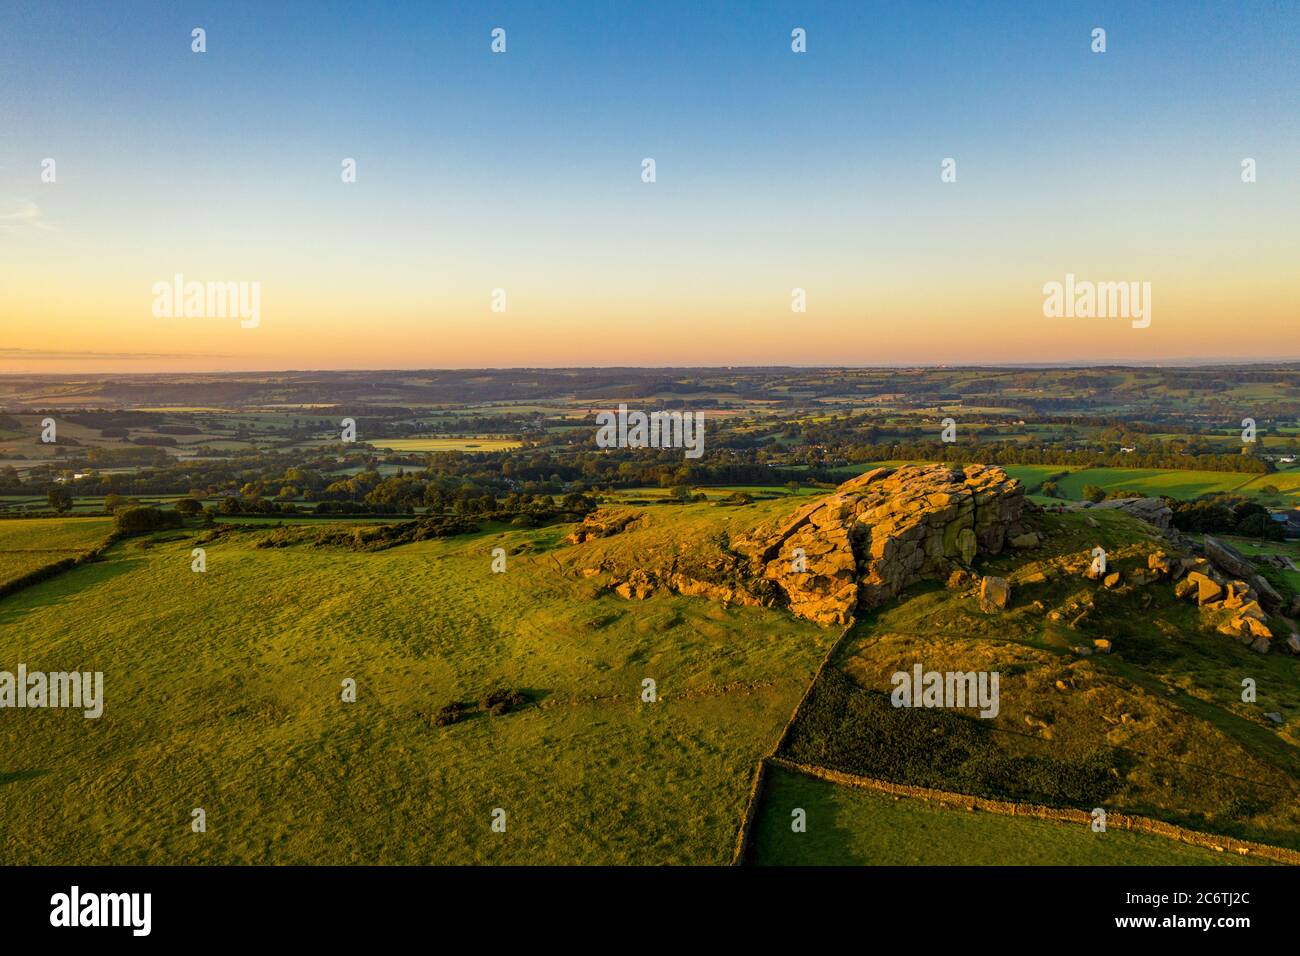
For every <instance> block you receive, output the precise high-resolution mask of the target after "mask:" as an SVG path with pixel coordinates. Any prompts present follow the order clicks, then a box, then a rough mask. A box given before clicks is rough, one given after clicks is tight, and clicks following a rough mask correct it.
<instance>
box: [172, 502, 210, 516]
mask: <svg viewBox="0 0 1300 956" xmlns="http://www.w3.org/2000/svg"><path fill="white" fill-rule="evenodd" d="M172 507H173V508H175V509H176V513H177V514H182V515H185V516H187V517H188V516H191V515H196V514H198V513H199V512H200V511H202V510H203V505H201V504H199V503H198V502H197V501H195V500H194V499H193V498H181V499H180V500H179V501H177V502H176V504H174V505H173V506H172Z"/></svg>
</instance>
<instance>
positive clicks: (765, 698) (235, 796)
mask: <svg viewBox="0 0 1300 956" xmlns="http://www.w3.org/2000/svg"><path fill="white" fill-rule="evenodd" d="M773 504H774V505H777V506H778V507H779V506H780V505H781V503H780V502H774V503H773ZM757 507H759V506H754V507H753V508H751V509H749V510H751V512H752V511H753V510H754V509H756V508H757ZM661 510H662V511H663V512H664V517H663V519H662V521H661V526H666V524H667V523H668V522H671V521H673V520H681V521H685V522H687V523H689V522H690V521H692V520H695V521H703V520H711V519H712V516H713V515H715V514H721V513H723V512H724V511H728V509H719V508H717V507H716V506H712V505H709V506H702V505H701V506H692V507H691V508H683V509H671V508H664V509H661ZM730 510H735V509H730ZM564 530H565V529H560V528H551V529H544V530H541V531H535V532H522V531H521V532H510V533H504V534H481V535H476V536H471V537H463V538H457V539H450V540H439V541H430V542H422V543H419V544H414V545H408V546H404V547H400V548H395V549H392V550H389V551H383V552H378V553H355V552H352V551H348V550H343V549H337V548H331V549H325V548H316V547H312V546H310V545H300V546H294V547H289V548H283V549H258V548H256V547H255V545H256V543H257V541H259V540H260V539H262V538H263V537H264V536H265V535H266V534H268V533H269V532H266V531H262V530H260V529H257V528H255V527H252V526H249V529H248V530H244V531H240V532H235V533H231V534H228V535H226V536H224V537H222V538H220V539H218V540H216V541H214V542H212V543H209V544H207V545H206V547H207V552H208V554H207V561H208V570H207V572H206V573H205V574H197V573H194V572H192V571H191V570H190V560H191V559H190V549H191V548H192V547H193V546H194V545H195V538H196V537H197V535H198V532H197V531H189V532H187V533H186V537H185V539H184V540H171V541H159V542H152V543H151V542H148V541H146V542H143V543H142V542H128V543H124V544H120V545H117V546H115V547H114V548H113V549H112V550H111V551H110V552H109V557H108V559H107V560H105V561H103V562H98V563H95V564H92V565H89V566H84V567H80V568H77V569H75V570H73V571H70V572H68V573H66V574H64V575H61V576H59V577H58V578H55V579H53V580H51V581H48V582H45V583H42V584H40V585H37V586H34V587H32V588H29V589H26V590H24V591H21V592H19V593H17V594H15V595H12V596H10V597H8V598H5V599H4V600H3V601H2V602H0V648H3V652H2V661H3V663H0V666H3V667H7V668H12V667H14V666H16V664H17V663H18V662H23V663H26V664H27V665H28V667H29V668H30V669H46V670H64V669H71V668H79V669H86V670H101V671H103V672H104V674H105V697H106V705H105V713H104V716H103V717H102V718H101V719H100V720H98V721H88V720H85V719H84V718H83V717H82V716H81V715H80V713H72V712H67V711H15V710H4V711H0V796H2V797H3V801H4V807H5V812H4V813H3V814H0V863H5V864H12V863H77V864H87V863H110V862H111V863H185V862H203V863H268V862H275V863H346V862H367V863H476V862H477V863H487V862H492V863H644V864H662V863H723V862H725V861H726V860H727V859H728V858H729V855H730V850H731V845H732V842H733V840H734V836H735V829H736V825H737V821H738V819H739V815H740V812H741V808H742V806H743V804H744V800H745V798H746V796H747V791H748V784H749V778H750V773H751V771H752V768H753V766H754V763H755V761H756V760H757V759H758V757H759V756H760V755H761V754H762V753H763V752H764V751H765V750H767V749H768V748H770V746H771V745H772V743H773V741H774V740H775V737H776V735H777V733H778V732H779V730H780V728H781V726H782V725H783V723H784V722H785V720H786V718H787V717H788V715H789V713H790V710H791V709H792V707H793V706H794V704H795V702H796V701H797V700H798V698H799V696H800V694H801V693H802V691H803V688H804V686H805V684H806V682H807V681H808V680H809V679H810V677H811V674H812V671H813V669H814V668H815V666H816V664H817V662H818V660H819V659H820V657H821V656H822V655H823V654H824V652H825V649H826V647H827V646H828V643H829V641H830V640H831V639H832V638H833V635H832V634H831V633H829V632H826V631H823V630H821V629H819V628H816V627H814V626H812V625H809V624H806V623H800V622H797V621H795V620H794V619H792V618H790V617H789V616H788V615H785V614H783V613H781V612H776V611H765V610H761V609H724V608H722V607H720V606H718V605H716V604H713V603H710V602H706V601H702V600H697V599H690V598H681V597H663V598H654V599H651V600H649V601H647V602H643V603H631V602H627V601H624V600H622V599H620V598H617V597H613V596H609V595H607V594H601V593H599V592H598V591H597V589H596V587H595V585H593V584H592V583H591V582H588V581H584V580H582V579H580V578H576V577H574V576H572V575H571V574H565V573H561V569H560V562H559V561H557V560H556V559H555V558H556V554H555V552H554V549H555V548H556V542H557V540H558V539H559V538H560V536H561V535H562V533H563V531H564ZM172 534H174V533H172ZM170 536H171V535H167V536H164V537H170ZM142 544H143V545H144V546H142ZM497 546H500V547H503V548H505V549H507V550H508V551H509V552H511V553H512V554H511V556H510V557H509V558H508V570H507V571H506V572H505V573H503V574H492V573H491V572H490V569H489V568H490V561H491V555H490V550H491V549H492V548H493V547H497ZM559 550H560V555H559V556H560V557H563V549H559ZM349 677H350V678H353V679H355V680H356V682H357V685H358V700H357V702H356V703H355V704H346V703H343V702H341V701H340V687H341V681H342V680H343V679H344V678H349ZM644 678H652V679H654V680H655V681H656V682H657V685H658V692H659V695H660V698H661V700H660V702H659V703H656V704H643V703H641V702H640V699H639V695H640V693H641V689H642V680H643V679H644ZM498 686H501V687H507V688H512V689H519V690H522V691H523V692H524V693H525V694H526V695H527V697H528V698H529V703H527V704H526V705H525V706H523V707H522V708H520V709H519V710H517V711H515V712H511V713H507V714H504V715H501V716H489V715H487V714H479V713H475V714H474V715H473V716H471V717H469V718H468V719H466V720H464V721H463V722H460V723H456V724H452V725H450V726H446V727H440V726H436V725H435V721H434V715H435V714H436V713H437V712H438V711H439V710H440V709H441V708H442V707H443V706H444V705H446V704H448V703H450V702H452V701H456V700H460V701H467V702H473V701H477V700H478V699H479V698H480V697H482V696H484V695H485V694H487V693H488V692H489V691H491V690H492V689H493V688H494V687H498ZM195 807H202V808H204V809H205V810H206V811H207V817H208V832H207V833H205V834H195V833H192V832H191V830H190V820H191V810H192V809H193V808H195ZM497 807H501V808H504V809H505V810H506V812H507V830H506V832H505V833H494V832H492V830H491V827H490V825H491V821H492V817H491V814H492V811H493V809H494V808H497Z"/></svg>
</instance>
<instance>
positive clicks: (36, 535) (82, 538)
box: [0, 518, 113, 584]
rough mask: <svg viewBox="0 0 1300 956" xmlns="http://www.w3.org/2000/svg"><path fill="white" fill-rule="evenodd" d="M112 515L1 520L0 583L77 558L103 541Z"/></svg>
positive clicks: (110, 529) (108, 529) (107, 532)
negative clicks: (64, 560) (67, 559)
mask: <svg viewBox="0 0 1300 956" xmlns="http://www.w3.org/2000/svg"><path fill="white" fill-rule="evenodd" d="M112 529H113V520H112V519H111V518H62V519H60V518H14V519H6V520H4V521H0V584H4V583H6V582H8V581H12V580H13V579H14V578H18V577H21V576H22V575H24V574H27V573H29V572H31V571H35V570H36V569H37V568H41V567H44V566H45V565H47V564H54V563H55V562H57V561H62V560H63V559H64V558H74V557H76V556H77V555H79V554H82V553H83V552H85V551H89V550H90V549H92V548H93V547H94V546H95V545H97V544H99V543H100V542H101V541H103V540H104V539H105V538H106V537H108V534H109V532H110V531H112Z"/></svg>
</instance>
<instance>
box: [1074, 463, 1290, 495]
mask: <svg viewBox="0 0 1300 956" xmlns="http://www.w3.org/2000/svg"><path fill="white" fill-rule="evenodd" d="M1058 470H1063V469H1058ZM1261 477H1263V478H1274V477H1276V476H1274V475H1267V476H1259V475H1249V474H1243V473H1239V472H1231V471H1162V470H1159V469H1147V468H1084V469H1080V470H1079V471H1073V472H1071V473H1070V474H1069V475H1067V476H1066V477H1064V478H1062V479H1061V480H1060V481H1058V482H1057V487H1059V488H1060V490H1061V495H1062V496H1063V497H1065V498H1071V499H1075V500H1082V498H1083V489H1084V487H1085V486H1087V485H1097V486H1098V487H1100V488H1103V489H1105V490H1106V491H1121V490H1123V491H1138V492H1141V493H1142V494H1144V495H1152V496H1155V497H1160V496H1167V497H1170V498H1181V499H1191V498H1195V497H1197V496H1198V495H1204V494H1211V493H1213V492H1228V491H1239V490H1241V489H1243V488H1244V486H1245V485H1246V484H1247V483H1248V482H1251V481H1252V479H1255V478H1261ZM1261 483H1262V484H1268V483H1269V482H1268V481H1263V482H1261ZM1298 490H1300V489H1298Z"/></svg>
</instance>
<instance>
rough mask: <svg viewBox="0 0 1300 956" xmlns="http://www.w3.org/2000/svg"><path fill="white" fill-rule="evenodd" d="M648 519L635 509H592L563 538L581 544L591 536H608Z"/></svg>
mask: <svg viewBox="0 0 1300 956" xmlns="http://www.w3.org/2000/svg"><path fill="white" fill-rule="evenodd" d="M647 521H649V519H648V518H647V517H646V516H645V515H644V514H642V513H640V512H637V511H608V510H605V509H603V508H602V509H601V510H599V511H593V512H592V513H591V514H589V515H587V517H586V518H584V519H583V521H582V524H580V525H578V527H577V529H576V530H574V531H573V532H572V533H571V534H569V536H568V537H567V538H565V539H564V540H565V541H566V542H567V543H568V544H582V543H583V542H584V541H590V540H592V539H593V538H608V537H609V536H610V535H613V534H622V533H623V532H624V531H626V530H627V529H628V528H629V527H630V526H631V525H633V524H644V523H646V522H647Z"/></svg>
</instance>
